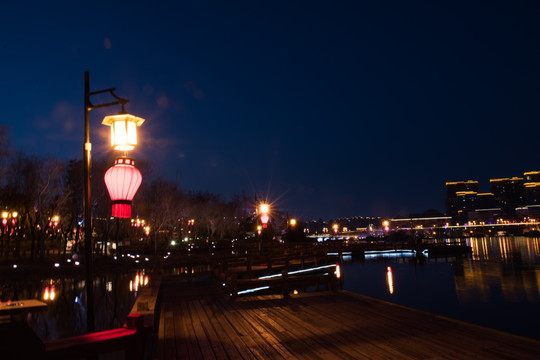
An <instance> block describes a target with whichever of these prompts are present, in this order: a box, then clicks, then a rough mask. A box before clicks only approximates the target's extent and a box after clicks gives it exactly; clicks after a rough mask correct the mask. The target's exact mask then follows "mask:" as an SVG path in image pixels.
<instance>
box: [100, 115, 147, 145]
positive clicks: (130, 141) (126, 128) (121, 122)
mask: <svg viewBox="0 0 540 360" xmlns="http://www.w3.org/2000/svg"><path fill="white" fill-rule="evenodd" d="M143 122H144V119H143V118H140V117H137V116H134V115H130V114H118V115H109V116H105V118H103V122H102V124H103V125H107V126H110V127H111V146H112V148H113V149H114V150H120V151H129V150H133V149H134V148H135V146H136V145H137V127H138V126H141V125H142V123H143Z"/></svg>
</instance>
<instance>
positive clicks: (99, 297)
mask: <svg viewBox="0 0 540 360" xmlns="http://www.w3.org/2000/svg"><path fill="white" fill-rule="evenodd" d="M136 274H138V275H139V277H138V278H137V282H138V284H139V285H138V286H139V287H140V286H144V285H145V282H146V283H147V281H148V280H147V278H146V275H144V273H143V272H138V273H133V274H131V273H128V274H126V273H122V274H107V275H103V276H98V277H96V278H95V279H94V301H95V320H96V321H95V327H96V330H97V331H99V330H108V329H114V328H119V327H122V326H123V324H124V323H125V321H126V318H127V315H128V314H129V311H130V310H131V307H132V306H133V304H134V302H135V299H136V297H137V291H136V290H134V289H132V291H130V283H133V282H134V281H135V279H136ZM0 285H1V286H0V300H2V301H7V300H8V299H11V300H21V299H38V300H41V301H43V302H45V303H47V307H46V308H45V309H44V310H40V311H35V312H31V313H29V314H28V316H27V323H28V325H29V326H30V327H31V328H32V329H33V330H34V332H35V333H36V334H37V335H38V337H39V338H41V339H42V340H51V339H58V338H64V337H69V336H74V335H81V334H85V333H86V328H87V327H86V301H85V299H86V294H85V281H84V280H83V279H76V278H53V279H43V280H35V279H25V280H18V281H12V282H4V283H2V284H0ZM132 286H133V284H132ZM139 287H138V289H139ZM53 289H54V290H53ZM52 294H54V296H52Z"/></svg>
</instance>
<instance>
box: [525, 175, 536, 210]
mask: <svg viewBox="0 0 540 360" xmlns="http://www.w3.org/2000/svg"><path fill="white" fill-rule="evenodd" d="M523 177H524V178H525V183H524V186H525V205H540V171H529V172H526V173H523Z"/></svg>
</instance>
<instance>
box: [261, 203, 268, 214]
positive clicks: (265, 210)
mask: <svg viewBox="0 0 540 360" xmlns="http://www.w3.org/2000/svg"><path fill="white" fill-rule="evenodd" d="M259 210H260V212H261V214H263V215H264V214H268V213H269V212H270V205H268V204H261V206H260V207H259Z"/></svg>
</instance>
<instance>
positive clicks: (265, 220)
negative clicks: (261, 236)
mask: <svg viewBox="0 0 540 360" xmlns="http://www.w3.org/2000/svg"><path fill="white" fill-rule="evenodd" d="M268 220H270V216H268V215H267V214H263V215H261V222H262V224H263V228H265V229H266V228H267V227H268Z"/></svg>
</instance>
